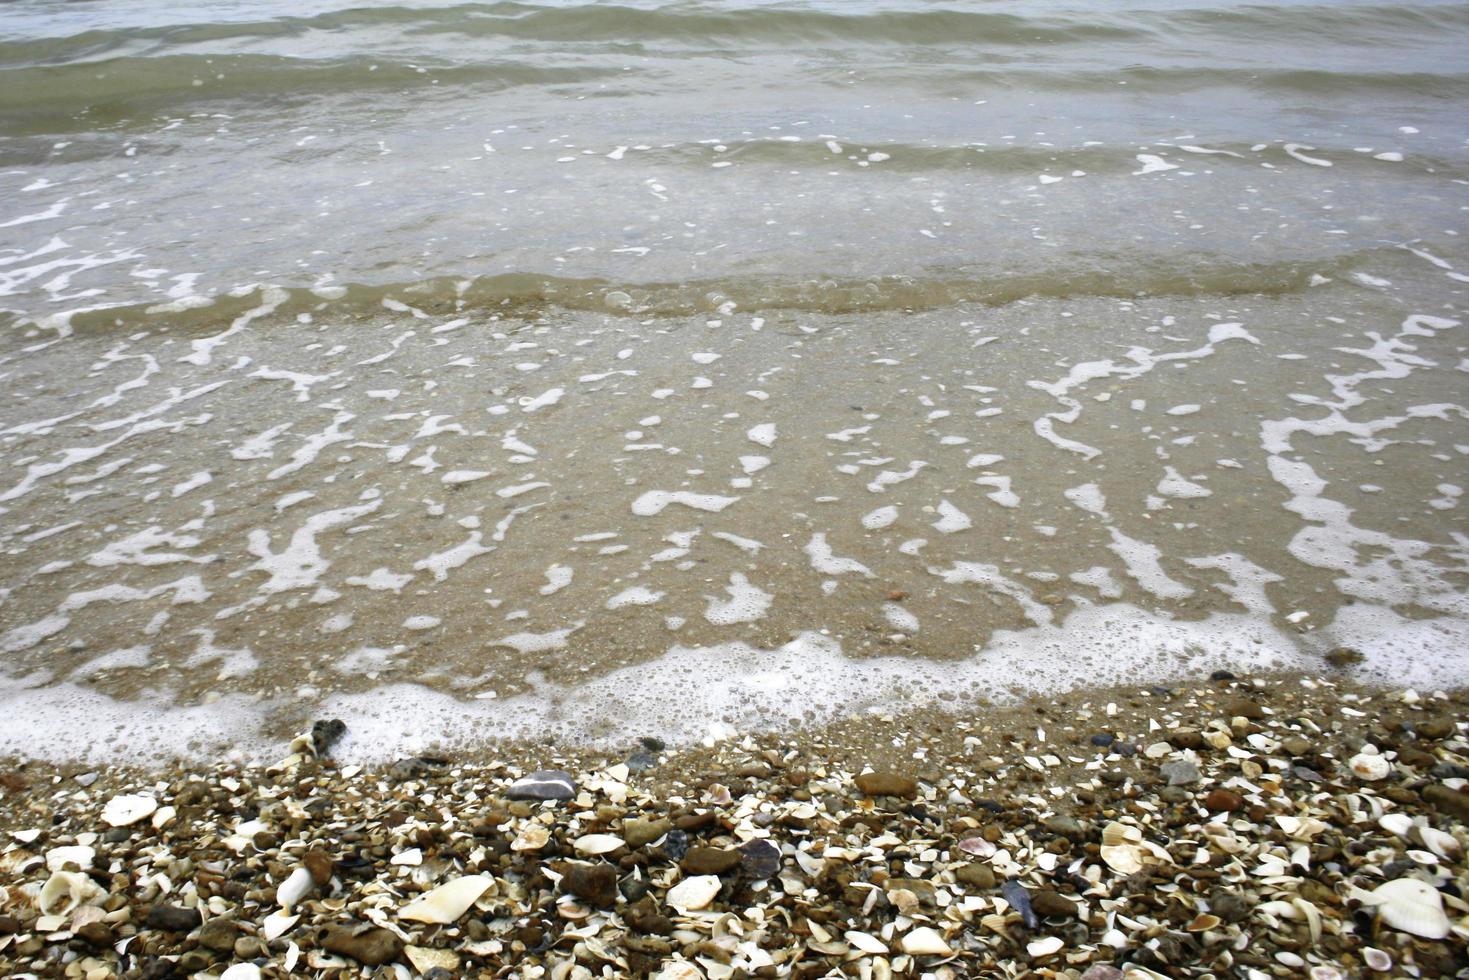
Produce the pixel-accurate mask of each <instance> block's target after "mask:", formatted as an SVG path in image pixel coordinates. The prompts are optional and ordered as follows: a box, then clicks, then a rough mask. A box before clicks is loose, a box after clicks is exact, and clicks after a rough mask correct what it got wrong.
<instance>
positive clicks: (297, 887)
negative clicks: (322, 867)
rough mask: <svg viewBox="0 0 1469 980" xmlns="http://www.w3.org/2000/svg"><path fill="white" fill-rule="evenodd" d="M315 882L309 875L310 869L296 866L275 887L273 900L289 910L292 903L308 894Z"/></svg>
mask: <svg viewBox="0 0 1469 980" xmlns="http://www.w3.org/2000/svg"><path fill="white" fill-rule="evenodd" d="M315 884H316V880H315V879H314V878H312V877H311V872H310V871H307V870H306V869H305V868H297V869H296V870H295V871H292V872H291V874H290V876H289V877H288V878H286V880H285V881H283V882H281V883H280V886H279V887H277V888H276V890H275V900H276V901H277V902H278V903H279V904H280V906H281V908H283V909H287V910H289V909H290V908H291V906H292V905H295V904H296V903H297V902H299V901H301V899H303V898H305V897H306V896H307V895H308V894H310V892H311V889H312V887H313V886H314V885H315Z"/></svg>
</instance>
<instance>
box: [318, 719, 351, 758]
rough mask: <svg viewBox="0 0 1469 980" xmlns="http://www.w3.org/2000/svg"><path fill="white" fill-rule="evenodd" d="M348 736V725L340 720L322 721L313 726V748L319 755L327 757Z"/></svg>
mask: <svg viewBox="0 0 1469 980" xmlns="http://www.w3.org/2000/svg"><path fill="white" fill-rule="evenodd" d="M345 734H347V723H346V722H344V721H342V720H341V719H340V718H331V719H322V720H320V721H317V722H316V723H315V724H313V725H312V726H311V747H312V748H314V749H315V750H316V754H317V755H326V754H327V753H328V752H330V751H331V748H332V746H333V745H335V744H337V741H338V740H339V739H341V737H342V736H343V735H345Z"/></svg>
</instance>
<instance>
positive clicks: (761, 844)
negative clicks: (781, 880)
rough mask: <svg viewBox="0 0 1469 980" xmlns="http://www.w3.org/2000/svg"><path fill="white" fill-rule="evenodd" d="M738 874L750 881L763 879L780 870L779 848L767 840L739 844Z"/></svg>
mask: <svg viewBox="0 0 1469 980" xmlns="http://www.w3.org/2000/svg"><path fill="white" fill-rule="evenodd" d="M739 851H740V874H741V875H743V876H744V877H745V878H747V879H749V880H750V881H764V880H765V879H766V878H770V877H773V876H774V875H775V874H776V872H778V871H780V848H778V847H776V846H775V845H774V844H772V843H770V841H768V840H759V839H756V840H752V841H746V842H745V843H743V844H741V845H740V848H739Z"/></svg>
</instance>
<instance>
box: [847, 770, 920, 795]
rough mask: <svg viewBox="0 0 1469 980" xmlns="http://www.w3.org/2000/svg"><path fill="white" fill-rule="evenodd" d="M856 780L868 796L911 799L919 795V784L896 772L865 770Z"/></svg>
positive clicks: (858, 786)
mask: <svg viewBox="0 0 1469 980" xmlns="http://www.w3.org/2000/svg"><path fill="white" fill-rule="evenodd" d="M855 782H856V783H857V788H858V789H860V790H861V791H862V792H863V793H865V794H866V795H868V796H900V797H902V798H903V799H907V800H911V799H913V798H914V797H916V796H917V795H918V784H917V783H916V782H914V781H913V780H912V779H909V778H908V777H907V776H903V775H899V774H898V773H895V772H864V773H863V774H862V775H860V776H858V777H857V778H856V780H855Z"/></svg>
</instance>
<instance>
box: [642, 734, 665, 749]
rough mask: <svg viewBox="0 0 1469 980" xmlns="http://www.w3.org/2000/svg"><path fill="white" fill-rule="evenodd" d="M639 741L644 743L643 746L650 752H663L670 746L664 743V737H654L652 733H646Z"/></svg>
mask: <svg viewBox="0 0 1469 980" xmlns="http://www.w3.org/2000/svg"><path fill="white" fill-rule="evenodd" d="M638 741H639V742H640V743H641V744H642V746H643V748H645V749H647V750H648V751H649V752H662V751H663V750H664V749H666V748H668V746H667V745H665V744H664V743H663V739H661V738H654V737H653V736H651V735H644V736H643V737H642V738H640V739H638Z"/></svg>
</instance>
